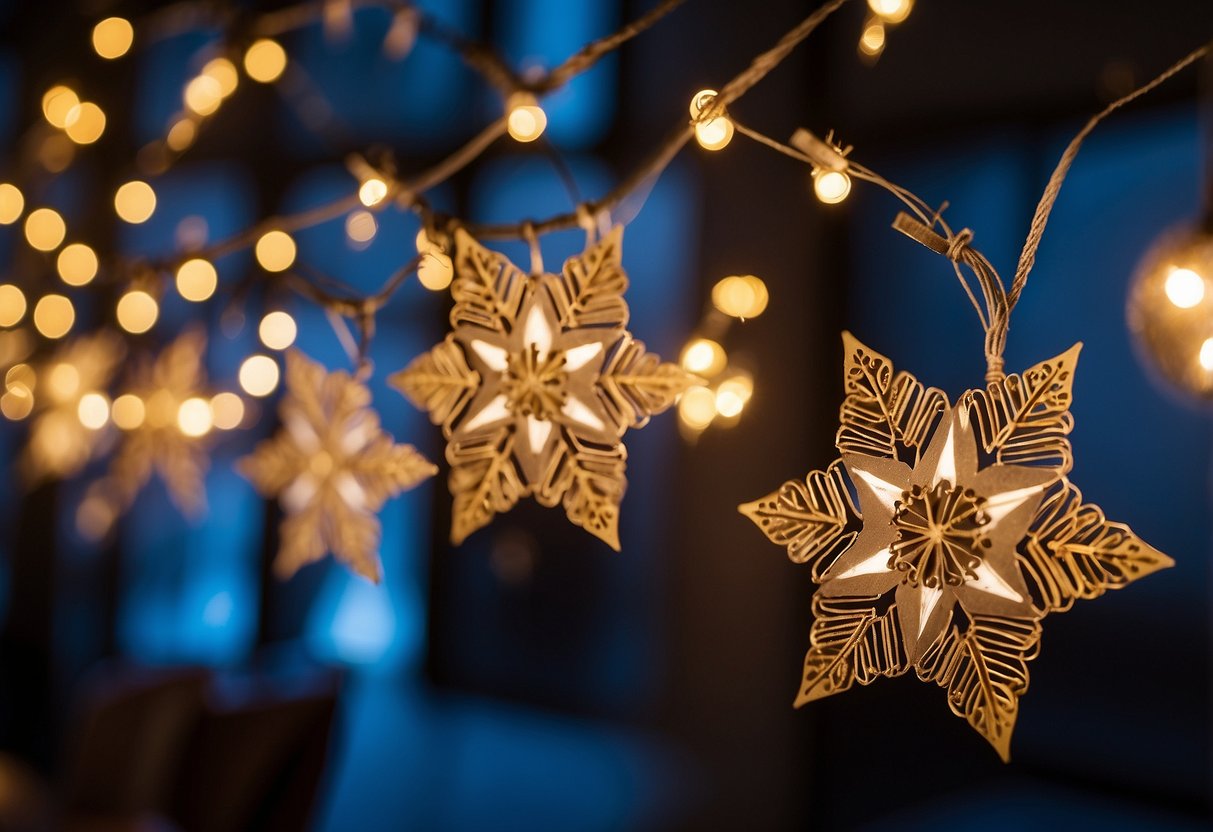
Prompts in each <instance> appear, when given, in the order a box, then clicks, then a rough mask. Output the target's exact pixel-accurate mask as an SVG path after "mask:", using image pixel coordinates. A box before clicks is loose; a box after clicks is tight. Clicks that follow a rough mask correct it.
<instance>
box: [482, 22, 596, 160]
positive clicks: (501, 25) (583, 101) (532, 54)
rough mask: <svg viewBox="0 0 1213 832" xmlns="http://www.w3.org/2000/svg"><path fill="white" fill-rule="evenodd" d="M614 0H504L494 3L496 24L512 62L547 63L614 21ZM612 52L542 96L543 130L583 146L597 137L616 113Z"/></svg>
mask: <svg viewBox="0 0 1213 832" xmlns="http://www.w3.org/2000/svg"><path fill="white" fill-rule="evenodd" d="M619 6H620V4H619V3H607V2H588V3H587V2H583V3H568V2H564V0H504V1H503V2H499V3H495V4H494V5H493V11H494V14H495V17H494V23H495V30H496V31H497V32H499V33H500V34H499V36H498V40H499V43H500V45H501V48H502V51H504V52H505V54H506V55H507V56H509V58H510V60H511V61H512V62H513V64H514V65H515V66H519V67H522V68H524V69H525V68H526V67H528V66H534V67H540V68H546V69H550V68H552V67H555V66H556V65H558V64H560V63H562V62H563V61H564V60H565V58H567V57H568V56H569V55H572V54H573V53H574V52H576V51H577V50H578V49H580V48H581V47H582V46H584V45H585V44H586V43H589V42H590V41H592V40H594V39H596V38H600V37H603V36H604V35H608V34H610V33H611V32H612V31H614V30H615V29H616V28H617V27H618V24H619ZM618 74H619V71H618V63H617V62H616V56H615V55H613V54H612V55H609V56H608V57H606V58H604V59H603V60H601V61H600V62H599V63H598V65H597V66H595V67H594V68H593V69H591V70H590V71H588V72H586V73H584V74H582V75H580V76H578V77H577V78H575V79H574V80H573V81H572V82H571V83H569V84H567V85H566V86H565V87H564V88H563V89H561V90H558V91H556V92H555V93H553V94H552V95H551V96H549V97H547V98H545V99H544V100H543V102H542V104H543V108H544V111H545V112H546V113H547V115H548V128H547V135H548V136H549V137H550V138H551V139H552V141H553V142H555V143H556V144H557V145H559V146H560V147H565V148H586V147H589V146H592V145H594V144H596V143H597V142H599V141H601V140H602V138H603V136H604V135H605V133H606V131H607V130H608V129H610V126H611V123H612V121H613V120H614V117H615V90H616V87H617V85H618V84H617V80H618Z"/></svg>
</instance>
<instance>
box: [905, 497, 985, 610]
mask: <svg viewBox="0 0 1213 832" xmlns="http://www.w3.org/2000/svg"><path fill="white" fill-rule="evenodd" d="M985 502H986V498H985V497H981V496H979V495H978V494H977V493H976V492H974V491H973V489H971V488H957V487H954V486H953V485H952V484H951V483H949V482H941V483H938V484H937V485H936V486H935V487H934V488H932V489H930V490H927V489H925V488H923V486H921V485H916V486H914V488H913V489H911V490H910V491H906V492H904V493H903V494H902V497H901V500H900V501H898V503H897V504H896V506H895V507H894V511H893V525H894V526H895V527H896V529H897V540H895V541H894V542H893V544H892V545H891V546H890V547H889V553H890V555H891V556H892V557H891V558H890V560H889V566H890V567H891V568H893V569H895V570H897V571H899V572H903V573H905V580H906V581H907V582H908V583H910V584H912V585H918V584H923V585H925V586H928V587H932V588H935V587H939V586H942V585H943V584H947V585H949V586H960V585H961V584H963V583H964V582H965V580H967V579H969V578H976V577H977V572H976V571H975V570H976V568H977V567H978V566H980V565H981V554H982V549H983V548H985V547H987V546H989V545H990V541H989V539H988V538H986V537H985V536H984V532H983V528H982V527H983V526H986V525H987V524H988V523H989V522H990V518H989V515H987V514H986V513H985V512H984V511H983V510H982V506H983V505H984V504H985Z"/></svg>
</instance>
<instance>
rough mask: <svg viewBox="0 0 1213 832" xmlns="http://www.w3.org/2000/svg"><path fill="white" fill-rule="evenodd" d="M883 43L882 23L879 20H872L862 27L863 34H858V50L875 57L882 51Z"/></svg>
mask: <svg viewBox="0 0 1213 832" xmlns="http://www.w3.org/2000/svg"><path fill="white" fill-rule="evenodd" d="M884 45H885V31H884V24H883V23H881V22H880V21H879V20H874V21H872V22H871V23H869V24H868V25H867V26H865V27H864V29H863V34H862V35H860V36H859V51H860V52H862V53H863V54H865V55H868V56H870V57H875V56H877V55H879V54H880V53H881V52H883V51H884Z"/></svg>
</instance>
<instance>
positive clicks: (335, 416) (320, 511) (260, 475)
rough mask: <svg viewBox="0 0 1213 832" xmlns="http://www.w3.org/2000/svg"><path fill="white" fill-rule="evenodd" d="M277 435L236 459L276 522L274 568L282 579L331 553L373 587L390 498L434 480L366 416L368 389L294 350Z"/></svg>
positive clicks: (424, 464)
mask: <svg viewBox="0 0 1213 832" xmlns="http://www.w3.org/2000/svg"><path fill="white" fill-rule="evenodd" d="M279 413H280V415H281V417H282V424H283V427H282V429H281V430H280V431H279V432H278V433H277V434H276V435H275V436H274V437H273V438H271V439H269V440H267V441H265V442H262V443H261V444H260V445H258V446H257V448H256V450H255V451H254V452H253V453H252V454H251V455H250V456H247V457H245V458H244V459H242V460H240V463H239V470H240V472H241V473H242V474H243V475H244V476H245V477H247V478H248V479H249V480H250V481H252V483H253V485H254V486H256V488H257V490H258V491H259V492H261V493H262V494H263V495H265V496H267V497H270V496H276V497H278V502H279V504H280V505H281V506H282V509H283V511H284V512H285V513H286V517H285V518H284V519H283V521H282V526H281V530H280V535H279V536H280V542H279V547H278V557H277V560H276V561H275V563H274V569H275V571H276V572H277V573H278V574H279V576H281V577H283V578H288V577H290V576H291V575H293V574H295V572H296V571H298V570H299V568H300V567H301V566H304V565H306V564H308V563H311V562H313V561H316V560H319V559H320V558H322V557H323V556H324V555H325V553H327V552H332V554H333V555H334V556H335V557H336V558H337V559H338V560H340V561H342V562H343V563H345V564H346V565H347V566H349V567H350V568H351V569H353V570H354V571H355V572H357V573H358V574H359V575H362V576H364V577H366V578H369V579H371V580H372V581H378V580H379V579H380V575H381V568H380V562H379V538H380V525H379V518H378V517H377V516H376V513H377V512H378V511H379V509H380V508H381V507H382V506H383V503H384V502H385V501H386V500H387V499H388V498H389V497H394V496H396V495H397V494H399V493H400V492H402V491H404V490H406V489H409V488H412V487H413V486H415V485H417V484H418V483H419V482H421V481H422V480H424V479H426V478H427V477H432V476H433V475H434V474H435V473H437V470H438V469H437V468H435V467H434V466H433V465H432V464H431V463H430V462H429V461H428V460H426V459H425V457H423V456H422V455H421V454H419V453H418V452H417V451H416V450H414V449H413V447H412V446H410V445H397V444H395V442H394V441H393V440H392V437H391V436H390V435H388V434H387V433H385V432H384V431H383V429H382V428H381V427H380V425H379V417H378V415H377V414H376V413H375V411H374V410H372V409H371V392H370V390H368V389H367V388H366V386H365V385H364V384H363V383H362V382H361V381H359V380H358V379H357V378H355V377H353V376H351V375H350V374H349V373H347V372H344V371H336V372H332V373H330V372H328V371H327V370H326V369H325V368H324V367H323V366H321V365H320V364H317V363H316V362H314V361H311V360H309V359H308V358H305V357H304V356H303V355H302V354H301V353H299V352H297V351H293V350H292V351H291V352H288V353H287V356H286V396H285V397H284V398H283V400H282V405H281V407H280V410H279Z"/></svg>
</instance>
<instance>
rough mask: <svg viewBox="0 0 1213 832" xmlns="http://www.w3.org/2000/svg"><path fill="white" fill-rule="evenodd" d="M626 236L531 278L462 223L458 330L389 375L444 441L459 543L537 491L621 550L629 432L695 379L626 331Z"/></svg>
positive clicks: (454, 321) (616, 234) (454, 319)
mask: <svg viewBox="0 0 1213 832" xmlns="http://www.w3.org/2000/svg"><path fill="white" fill-rule="evenodd" d="M622 235H623V231H622V229H621V228H619V227H616V228H615V229H614V230H612V231H611V233H610V234H608V235H606V236H605V237H604V238H603V239H602V240H600V241H599V242H597V243H596V244H594V245H592V246H591V247H590V248H589V249H588V250H586V251H585V252H584V253H583V254H581V255H579V256H576V257H572V258H570V259H569V260H568V261H567V262H566V263H565V264H564V268H563V270H562V271H561V273H560V274H559V275H555V274H543V273H539V274H532V275H530V276H528V275H526V274H525V273H523V271H522V270H521V269H519V268H518V267H516V266H515V265H514V264H512V263H511V262H510V261H509V260H507V259H506V258H505V257H504V256H502V255H500V254H497V253H496V252H493V251H489V250H488V249H486V248H484V247H483V246H481V245H480V244H479V243H477V242H476V241H475V240H474V239H472V237H471V236H470V235H468V234H467V233H466V232H465V231H463V230H462V229H459V230H457V231H456V232H455V241H454V242H455V252H456V253H455V274H456V279H455V282H454V284H453V285H452V287H451V293H452V295H453V297H454V300H455V307H454V309H453V311H452V312H451V326H452V327H453V330H454V331H453V332H451V333H450V334H449V335H448V336H447V337H446V339H445V340H444V341H442V343H440V344H438V345H437V346H436V347H434V348H433V349H432V350H431V351H430V352H428V353H426V354H425V355H422V356H420V357H419V358H417V359H416V360H414V361H413V362H412V363H411V364H410V365H409V366H408V367H407V368H405V369H404V370H402V371H401V372H399V373H397V374H396V375H394V376H393V377H392V379H391V382H392V383H393V384H394V385H395V386H396V387H398V388H399V389H400V390H401V392H403V393H404V395H405V396H406V397H407V398H408V399H409V400H410V401H412V402H413V404H415V405H416V406H417V407H419V408H422V409H424V410H427V411H428V412H429V414H430V419H431V420H432V421H433V422H434V423H435V424H438V425H441V426H442V429H443V434H444V435H445V437H446V439H447V449H446V458H447V461H448V462H449V463H450V465H451V473H450V479H449V484H450V489H451V493H452V495H453V496H454V511H453V519H452V522H451V540H452V542H454V543H456V544H458V543H461V542H463V540H464V539H465V538H466V537H467V536H468V535H469V534H471V533H472V532H474V531H476V530H477V529H479V528H481V527H483V526H485V525H487V524H488V523H489V522H490V521H491V520H492V519H493V517H494V515H496V514H498V513H501V512H505V511H508V510H509V509H510V508H512V507H513V506H514V505H515V504H516V503H517V502H518V500H520V499H522V498H524V497H534V498H535V499H536V501H538V502H539V503H540V504H541V505H544V506H547V507H553V506H557V505H561V506H563V508H564V510H565V513H566V514H567V515H568V518H569V520H570V521H572V522H573V523H574V524H576V525H578V526H581V527H582V528H584V529H585V530H586V531H588V532H590V533H591V534H593V535H594V536H596V537H598V538H600V539H601V540H603V541H605V542H606V543H607V544H608V545H610V546H611V547H612V548H614V549H616V550H618V549H619V505H620V502H621V500H622V499H623V493H624V489H625V486H626V482H625V479H624V468H625V464H626V459H627V449H626V448H625V447H624V445H623V441H622V439H623V435H624V433H625V432H626V431H627V430H628V429H630V428H639V427H643V426H644V425H645V424H646V423H647V422H648V419H649V417H650V416H651V415H653V414H655V413H660V412H661V411H663V410H665V409H666V408H668V407H669V406H670V405H672V404H673V403H674V402H675V401H676V400H677V398H678V396H679V394H680V393H682V392H683V391H684V390H685V389H686V388H687V387H689V386H690V385H692V384H694V383H696V382H697V381H698V380H697V379H696V378H695V377H694V376H692V375H690V374H688V373H686V372H684V371H683V370H682V368H680V367H679V366H678V365H676V364H671V363H662V362H661V360H660V359H659V358H658V357H657V356H656V355H652V354H649V353H647V352H646V351H645V348H644V344H642V343H641V342H639V341H636V340H634V339H633V338H632V336H631V334H630V333H629V332H628V331H627V323H628V307H627V303H626V302H625V301H624V299H623V293H624V291H625V290H626V289H627V285H628V281H627V276H626V275H625V274H624V271H623V267H622V260H621V248H622Z"/></svg>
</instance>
